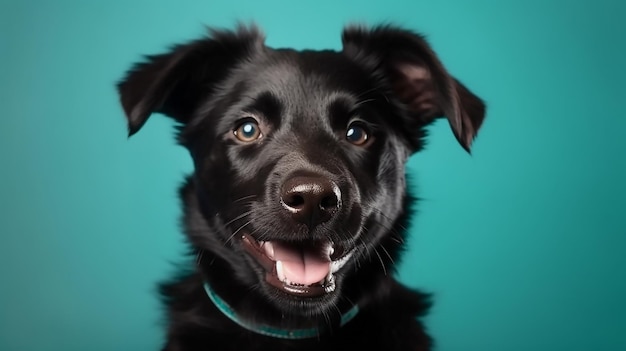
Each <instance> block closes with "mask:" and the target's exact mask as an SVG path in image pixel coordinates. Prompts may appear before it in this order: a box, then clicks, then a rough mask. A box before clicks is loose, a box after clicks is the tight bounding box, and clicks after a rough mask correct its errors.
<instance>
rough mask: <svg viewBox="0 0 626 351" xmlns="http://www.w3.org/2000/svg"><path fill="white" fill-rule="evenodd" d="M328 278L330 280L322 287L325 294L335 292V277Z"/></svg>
mask: <svg viewBox="0 0 626 351" xmlns="http://www.w3.org/2000/svg"><path fill="white" fill-rule="evenodd" d="M330 278H331V279H330V280H329V281H328V282H327V283H326V284H325V286H324V291H326V292H327V293H329V292H333V291H335V277H334V276H333V275H331V276H330Z"/></svg>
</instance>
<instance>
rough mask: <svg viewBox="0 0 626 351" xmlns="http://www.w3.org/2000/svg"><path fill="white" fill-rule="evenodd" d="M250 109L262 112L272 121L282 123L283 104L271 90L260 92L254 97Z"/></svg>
mask: <svg viewBox="0 0 626 351" xmlns="http://www.w3.org/2000/svg"><path fill="white" fill-rule="evenodd" d="M248 109H249V110H253V111H257V112H259V113H261V114H262V115H263V117H265V118H266V119H267V120H268V121H269V122H270V123H273V124H280V119H281V115H282V113H283V105H282V103H281V102H280V100H279V99H278V98H277V97H276V96H274V95H273V94H272V93H271V92H269V91H266V92H263V93H260V94H259V95H258V96H257V97H255V98H253V101H252V103H251V104H250V105H249V106H248Z"/></svg>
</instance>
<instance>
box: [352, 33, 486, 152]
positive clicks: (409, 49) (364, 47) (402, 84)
mask: <svg viewBox="0 0 626 351" xmlns="http://www.w3.org/2000/svg"><path fill="white" fill-rule="evenodd" d="M342 42H343V52H344V53H345V54H346V55H349V56H351V57H352V58H354V59H355V60H357V61H361V62H362V63H364V64H365V65H367V66H369V67H372V69H374V70H375V71H376V73H377V74H378V75H380V76H382V77H384V79H386V80H387V81H388V82H389V84H390V88H391V89H392V90H393V93H394V94H395V96H396V97H397V98H398V99H399V100H400V101H401V102H402V103H403V104H404V105H405V106H406V108H407V110H408V111H409V113H410V114H411V118H413V119H417V121H418V122H419V124H420V125H421V126H424V125H427V124H428V123H430V122H432V121H433V120H434V119H435V118H438V117H443V116H445V117H447V118H448V121H449V123H450V126H451V128H452V131H453V132H454V135H455V136H456V138H457V140H458V141H459V143H460V144H461V146H463V148H464V149H465V150H466V151H467V152H469V151H470V146H471V143H472V141H473V139H474V137H475V136H476V133H477V132H478V129H479V128H480V125H481V124H482V122H483V119H484V117H485V105H484V103H483V102H482V101H481V100H480V99H479V98H478V97H477V96H476V95H474V94H473V93H472V92H470V91H469V90H468V89H467V88H466V87H465V86H463V84H461V83H460V82H459V81H457V80H456V79H454V78H453V77H452V76H450V75H449V74H448V72H447V71H446V69H445V68H444V67H443V65H442V64H441V62H440V61H439V59H438V58H437V56H436V55H435V53H434V52H433V51H432V49H431V48H430V46H429V45H428V43H427V42H426V40H425V39H424V38H423V37H422V36H420V35H418V34H415V33H412V32H410V31H406V30H401V29H398V28H393V27H389V26H381V27H375V28H372V29H371V30H368V29H365V28H361V27H348V28H346V29H344V32H343V36H342ZM413 122H415V121H413Z"/></svg>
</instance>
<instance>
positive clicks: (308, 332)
mask: <svg viewBox="0 0 626 351" xmlns="http://www.w3.org/2000/svg"><path fill="white" fill-rule="evenodd" d="M204 290H205V291H206V293H207V295H208V297H209V298H210V299H211V301H212V302H213V304H214V305H215V307H217V309H218V310H219V311H220V312H222V313H223V314H224V315H225V316H226V317H228V319H230V320H231V321H233V322H234V323H236V324H237V325H239V326H240V327H242V328H244V329H247V330H250V331H252V332H255V333H257V334H261V335H265V336H270V337H274V338H279V339H308V338H315V337H318V336H320V335H321V334H322V333H323V331H322V330H321V329H320V328H307V329H281V328H276V327H272V326H268V325H263V324H254V323H250V322H248V321H246V320H245V319H243V318H241V317H240V316H239V315H238V314H237V312H236V311H235V310H234V309H233V308H232V307H231V306H230V305H229V304H228V303H227V302H226V301H224V300H223V299H222V298H221V297H219V295H218V294H217V293H216V292H215V291H214V290H213V289H211V286H210V285H209V284H208V283H206V282H205V283H204ZM358 313H359V305H354V306H353V307H352V308H350V309H349V310H348V311H347V312H345V313H343V314H342V315H341V322H340V324H339V325H340V326H344V325H345V324H346V323H348V322H350V321H351V320H352V319H353V318H354V317H355V316H356V315H357V314H358Z"/></svg>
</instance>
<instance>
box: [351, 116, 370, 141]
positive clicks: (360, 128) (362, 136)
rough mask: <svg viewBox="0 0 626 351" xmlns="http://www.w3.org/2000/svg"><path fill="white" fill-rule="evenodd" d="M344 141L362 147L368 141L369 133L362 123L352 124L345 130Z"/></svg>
mask: <svg viewBox="0 0 626 351" xmlns="http://www.w3.org/2000/svg"><path fill="white" fill-rule="evenodd" d="M346 140H348V141H349V142H350V143H352V144H354V145H357V146H363V145H365V144H367V142H368V141H369V140H370V132H369V131H368V130H367V127H365V126H364V125H363V124H362V123H360V122H353V123H351V124H350V125H349V126H348V129H347V130H346Z"/></svg>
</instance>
